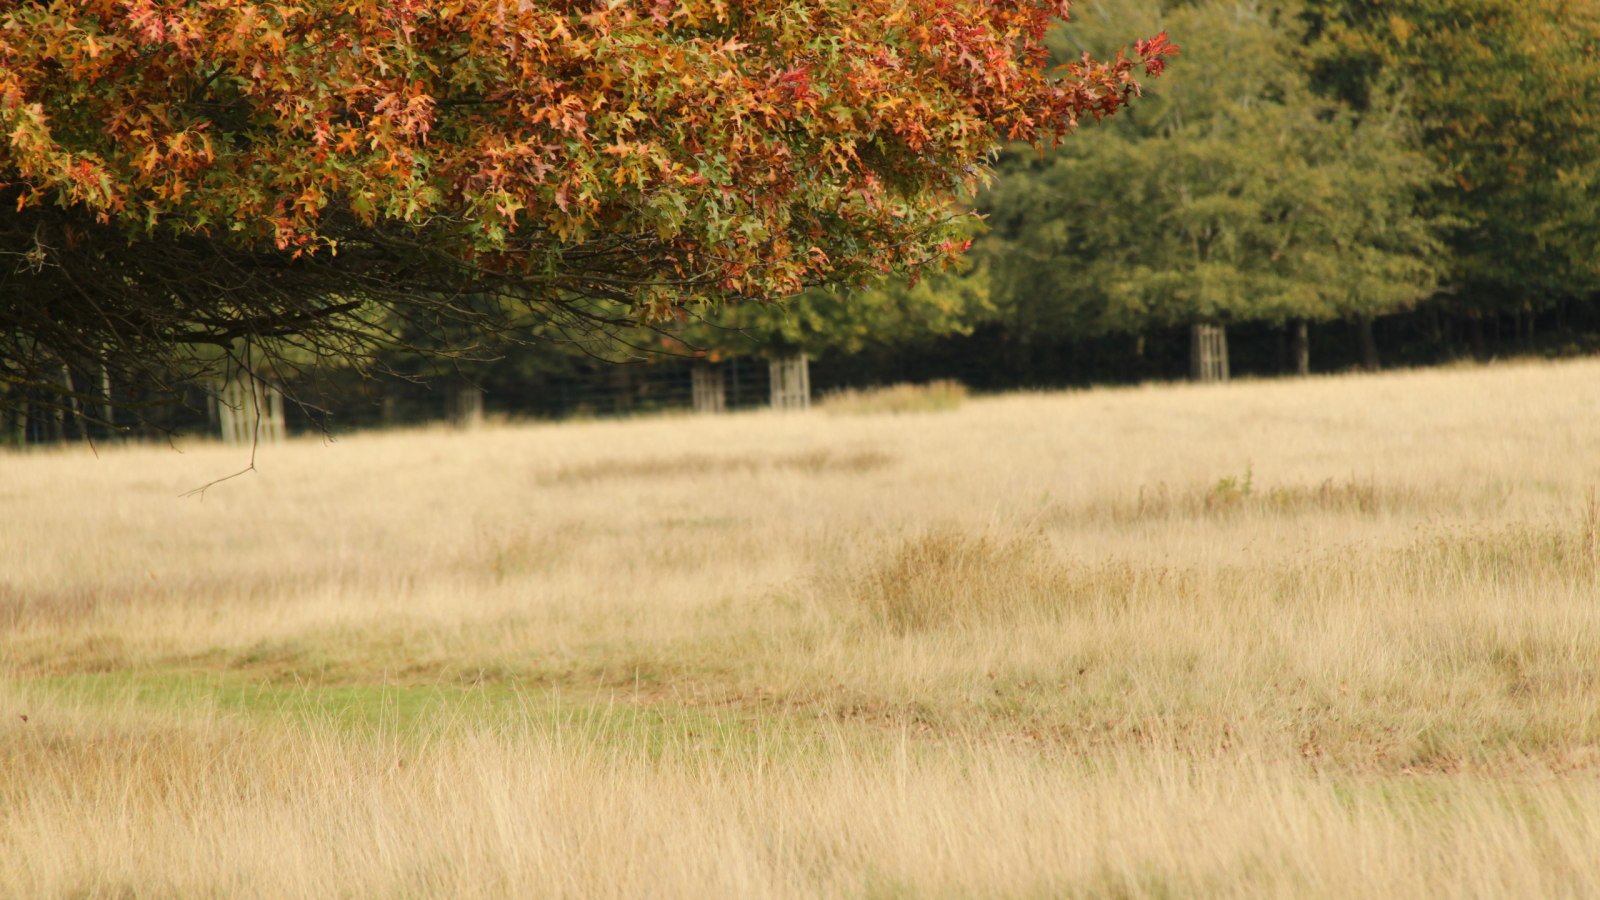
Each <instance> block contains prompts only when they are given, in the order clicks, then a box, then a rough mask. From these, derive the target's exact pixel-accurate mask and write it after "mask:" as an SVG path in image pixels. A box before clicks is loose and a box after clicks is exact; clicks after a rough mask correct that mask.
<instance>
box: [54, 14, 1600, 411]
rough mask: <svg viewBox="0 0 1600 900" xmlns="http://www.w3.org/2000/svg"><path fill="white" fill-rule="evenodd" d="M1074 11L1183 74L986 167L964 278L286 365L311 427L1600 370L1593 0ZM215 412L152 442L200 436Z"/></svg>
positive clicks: (943, 276)
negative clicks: (855, 398)
mask: <svg viewBox="0 0 1600 900" xmlns="http://www.w3.org/2000/svg"><path fill="white" fill-rule="evenodd" d="M1073 10H1074V15H1073V19H1072V21H1071V22H1069V23H1067V24H1066V25H1064V26H1061V27H1059V28H1058V29H1057V30H1056V31H1055V32H1054V33H1053V34H1052V36H1051V39H1050V41H1051V48H1052V52H1053V53H1054V55H1055V56H1056V61H1057V62H1067V61H1071V60H1075V59H1077V58H1078V57H1080V56H1081V55H1082V54H1083V53H1085V52H1089V53H1092V54H1093V55H1094V56H1095V57H1097V58H1100V57H1104V56H1106V55H1114V54H1115V52H1116V51H1117V49H1118V48H1119V46H1120V43H1121V42H1122V41H1124V40H1125V39H1126V37H1127V36H1128V35H1130V34H1153V33H1155V32H1158V31H1166V32H1168V33H1169V34H1170V36H1171V39H1172V40H1173V42H1175V43H1176V44H1178V45H1179V46H1180V47H1181V48H1182V56H1181V57H1179V58H1178V60H1177V61H1176V64H1175V65H1174V66H1173V68H1172V69H1171V70H1170V71H1169V72H1167V73H1166V74H1165V75H1163V76H1162V77H1161V78H1159V79H1155V80H1153V81H1150V82H1149V83H1148V84H1147V85H1146V89H1145V92H1144V96H1143V97H1142V99H1141V100H1140V101H1139V102H1137V103H1136V104H1134V106H1133V107H1132V108H1131V109H1130V110H1127V111H1125V112H1124V113H1123V114H1121V115H1119V116H1117V117H1116V118H1115V119H1114V120H1112V121H1109V122H1106V123H1103V124H1100V125H1098V126H1095V127H1086V128H1083V129H1082V130H1081V131H1080V132H1078V133H1077V134H1076V135H1074V136H1073V137H1071V138H1070V139H1068V140H1066V141H1065V142H1063V143H1062V144H1061V145H1060V146H1058V147H1055V148H1053V149H1048V150H1046V151H1044V152H1040V151H1037V150H1033V149H1030V148H1027V147H1025V146H1020V145H1019V146H1018V147H1016V148H1014V149H1012V150H1010V151H1008V152H1006V153H1004V154H1002V155H1001V156H1000V157H999V158H997V159H995V160H993V168H994V172H995V175H996V178H995V181H994V183H993V187H992V189H991V190H989V191H988V192H986V193H984V194H982V195H980V196H976V197H972V198H967V202H968V203H970V204H971V206H972V207H973V208H975V209H976V210H978V211H979V212H981V213H982V214H983V215H984V217H985V218H984V226H983V228H982V229H981V230H979V231H976V232H975V233H974V234H973V239H974V240H973V245H972V248H971V251H970V252H969V254H968V259H969V261H970V264H971V265H970V268H968V269H966V270H965V271H961V272H957V271H948V272H936V273H930V274H929V275H928V276H927V277H925V278H923V279H922V280H921V281H919V282H918V283H916V284H914V285H907V284H903V283H886V284H883V285H880V286H878V287H876V288H873V289H870V290H862V291H856V292H853V293H849V294H838V293H825V292H815V293H811V294H806V295H802V296H800V297H798V298H793V299H792V300H791V301H790V302H787V303H785V304H782V305H777V304H774V305H765V306H763V305H754V306H744V307H733V308H724V309H708V310H704V311H702V312H701V314H700V315H697V316H691V317H689V318H688V319H687V320H685V321H682V322H675V323H672V324H670V325H669V326H666V327H663V328H661V329H658V330H638V331H624V332H621V333H619V334H614V335H611V337H614V338H619V339H620V341H621V342H620V343H615V342H609V341H606V340H598V339H596V338H597V336H595V335H586V334H582V333H565V332H559V331H552V330H550V329H549V328H548V326H540V327H543V328H544V329H545V330H542V331H540V330H536V329H535V331H534V333H532V334H531V337H532V340H530V341H528V342H526V343H522V344H509V345H501V346H486V347H479V348H475V349H472V350H469V351H467V352H466V353H465V354H463V355H462V358H460V359H457V360H452V361H447V362H440V361H438V360H430V359H427V358H425V357H422V356H414V355H412V356H393V357H391V358H389V359H388V360H387V362H388V365H389V368H390V369H391V370H392V371H393V373H394V375H395V376H396V377H391V378H381V379H377V380H372V379H367V378H358V377H357V376H355V375H354V374H352V373H347V372H341V371H339V370H337V369H334V370H329V369H321V370H317V371H311V370H308V372H310V374H302V375H299V376H296V375H294V374H293V373H290V374H289V376H288V377H287V378H286V379H285V380H288V381H291V382H293V384H292V385H291V387H292V393H293V394H295V395H296V396H298V398H299V399H300V400H302V401H304V403H305V405H303V406H295V405H294V404H292V403H291V404H290V418H291V427H293V426H294V425H295V424H296V423H298V424H299V425H301V426H311V425H317V424H320V425H325V426H331V427H334V428H338V427H343V426H360V425H374V424H380V423H385V422H389V423H401V422H414V421H420V420H426V419H434V418H440V417H445V416H450V415H457V416H459V415H461V409H460V407H461V404H462V402H463V401H461V399H460V398H461V396H463V392H462V390H461V389H462V388H464V387H467V388H481V389H482V391H483V394H482V396H484V397H485V398H486V405H487V407H488V408H489V409H490V410H491V411H495V410H498V411H504V412H510V413H514V414H524V415H533V416H562V415H572V414H582V413H593V414H607V413H614V412H628V411H636V410H642V409H651V408H660V407H668V406H680V405H684V404H686V403H687V402H688V397H689V384H690V380H691V378H690V371H691V369H692V368H693V366H694V365H695V364H696V361H697V360H698V364H699V365H701V366H702V367H703V366H706V365H713V366H715V367H716V368H717V369H718V370H719V371H720V372H721V373H722V378H723V383H725V384H726V385H727V388H728V398H727V401H728V404H729V405H731V406H747V405H756V404H759V403H763V402H765V399H766V390H767V385H766V377H767V370H766V365H765V362H764V360H765V359H767V358H771V357H775V356H784V355H792V354H795V353H805V354H807V355H808V356H809V357H810V358H811V359H812V361H813V362H812V370H811V371H812V376H811V384H812V389H813V391H814V392H822V391H826V390H829V389H832V388H836V387H844V386H861V385H867V384H873V383H890V382H896V381H906V380H910V381H920V380H928V379H933V378H956V379H959V380H961V381H963V382H965V383H966V384H968V385H969V386H971V387H973V388H976V389H980V390H1001V389H1008V388H1017V387H1036V386H1038V387H1043V386H1064V385H1073V384H1085V383H1107V382H1128V381H1137V380H1142V379H1150V378H1156V379H1170V378H1182V377H1185V376H1186V375H1188V374H1189V372H1190V366H1191V360H1190V354H1191V338H1190V334H1191V329H1192V328H1193V327H1194V326H1197V325H1206V326H1223V327H1225V328H1226V331H1227V336H1228V351H1229V361H1230V364H1231V370H1232V372H1233V374H1235V375H1240V374H1244V375H1277V374H1293V373H1296V372H1319V371H1338V370H1343V369H1348V368H1352V367H1367V368H1372V367H1377V366H1380V365H1426V364H1432V363H1438V362H1444V361H1449V360H1452V359H1457V358H1463V357H1476V358H1480V359H1488V358H1491V357H1494V356H1497V355H1498V356H1506V355H1517V354H1528V353H1543V354H1550V355H1567V354H1575V353H1588V352H1593V351H1594V350H1596V349H1600V246H1597V241H1600V4H1597V3H1596V2H1594V0H1389V2H1380V0H1295V2H1243V0H1198V2H1156V0H1118V2H1114V3H1111V2H1083V3H1079V4H1076V5H1075V6H1074V8H1073ZM534 328H535V326H532V325H530V329H534ZM619 362H621V363H626V364H624V365H620V366H619V365H616V363H619ZM471 402H473V403H475V402H476V400H473V401H471ZM203 408H204V403H203V402H199V401H196V402H195V403H193V404H192V408H191V409H189V410H187V411H184V410H178V409H173V410H171V411H170V412H163V413H160V414H158V415H156V416H153V417H152V418H153V424H154V425H156V426H158V427H161V426H165V427H174V426H176V427H186V426H188V425H195V426H199V425H200V424H201V423H202V422H203V421H204V418H203V416H202V415H201V410H202V409H203ZM50 427H51V426H50V425H49V424H48V423H45V422H40V423H38V424H37V426H36V430H38V431H40V434H39V435H37V436H35V439H38V438H43V437H48V436H49V434H50ZM55 428H56V431H60V432H63V433H65V432H66V431H70V428H67V427H65V426H61V425H57V426H55Z"/></svg>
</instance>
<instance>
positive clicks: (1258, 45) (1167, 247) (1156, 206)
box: [981, 0, 1441, 334]
mask: <svg viewBox="0 0 1600 900" xmlns="http://www.w3.org/2000/svg"><path fill="white" fill-rule="evenodd" d="M1294 11H1295V8H1294V7H1292V6H1264V5H1260V4H1249V3H1241V2H1235V0H1213V2H1203V3H1198V4H1194V5H1184V6H1179V7H1176V8H1171V9H1163V7H1162V6H1161V5H1160V4H1156V3H1134V4H1125V5H1119V6H1117V7H1115V8H1112V7H1110V6H1093V7H1089V8H1088V9H1087V10H1085V11H1084V12H1083V13H1082V14H1080V16H1078V17H1077V18H1075V19H1074V20H1073V21H1072V22H1071V23H1069V24H1068V25H1066V26H1064V27H1063V28H1061V29H1060V30H1059V32H1058V34H1057V35H1056V36H1055V37H1054V38H1053V41H1054V43H1053V46H1055V47H1056V48H1057V52H1058V53H1059V54H1061V55H1066V53H1068V52H1069V51H1075V52H1084V51H1098V50H1100V49H1101V48H1103V47H1104V46H1106V44H1107V42H1109V41H1114V40H1115V38H1114V34H1115V32H1116V31H1117V29H1119V28H1125V27H1129V26H1134V25H1136V24H1138V23H1146V22H1155V21H1160V22H1161V24H1162V27H1164V28H1166V29H1168V31H1169V32H1170V33H1171V34H1172V35H1174V39H1175V40H1178V41H1180V42H1181V43H1182V45H1183V47H1184V54H1185V58H1186V59H1185V61H1186V65H1185V66H1184V67H1183V68H1182V69H1181V70H1178V71H1175V72H1174V73H1173V74H1172V76H1170V77H1169V78H1166V79H1163V80H1162V82H1161V83H1160V84H1159V86H1157V87H1154V88H1152V89H1150V90H1147V91H1146V95H1145V97H1144V99H1143V101H1141V103H1140V104H1139V107H1138V109H1137V110H1136V111H1135V112H1136V114H1131V115H1125V116H1123V117H1121V118H1120V119H1119V120H1118V121H1116V122H1114V123H1111V124H1110V125H1109V126H1108V127H1105V128H1101V129H1096V130H1095V131H1094V132H1092V133H1085V134H1084V135H1081V136H1080V137H1078V138H1077V139H1075V140H1073V141H1072V142H1070V143H1068V144H1064V145H1063V146H1061V147H1060V148H1058V149H1057V150H1056V151H1054V152H1053V153H1045V154H1039V153H1037V152H1034V151H1030V150H1028V149H1027V148H1018V149H1016V150H1014V151H1012V152H1011V153H1010V154H1009V155H1008V156H1007V158H1006V159H1005V160H1003V161H1002V163H1001V165H1000V172H1001V176H1000V184H999V187H998V189H997V190H995V191H994V192H993V193H992V194H991V195H990V196H989V197H988V199H987V201H986V202H984V203H983V204H982V205H981V209H982V211H983V212H985V213H986V214H987V215H988V217H989V218H988V221H989V223H990V225H991V227H992V232H991V234H990V236H989V238H988V239H987V241H986V248H985V249H986V251H987V253H988V255H989V257H990V258H991V259H992V267H993V270H994V273H995V279H996V280H995V286H994V295H995V301H996V303H997V305H998V306H999V307H1000V309H1001V311H1002V315H1003V316H1004V317H1006V318H1007V320H1008V321H1009V322H1011V323H1012V324H1013V326H1014V327H1015V328H1017V329H1019V330H1021V331H1023V332H1030V331H1038V332H1047V333H1048V332H1054V333H1058V334H1059V333H1074V334H1103V333H1106V332H1119V331H1120V332H1129V333H1135V334H1137V333H1139V332H1141V331H1143V330H1145V329H1146V328H1148V327H1151V326H1168V325H1183V324H1191V323H1217V324H1222V323H1227V322H1230V321H1243V320H1268V321H1273V322H1279V323H1282V322H1286V321H1289V320H1293V319H1301V320H1304V319H1313V320H1322V319H1329V318H1334V317H1340V316H1371V315H1376V314H1381V313H1384V312H1389V311H1392V310H1396V309H1400V308H1404V307H1406V306H1408V305H1410V304H1413V303H1415V302H1417V301H1418V300H1419V299H1421V298H1422V297H1424V296H1426V295H1427V294H1428V292H1429V291H1430V289H1431V288H1432V287H1433V286H1434V285H1435V283H1436V280H1437V277H1438V273H1439V266H1440V264H1441V258H1440V252H1439V251H1440V246H1439V242H1438V237H1437V232H1438V223H1437V222H1435V221H1432V220H1430V219H1428V218H1426V217H1424V216H1421V215H1419V214H1418V213H1417V211H1416V197H1417V193H1418V191H1419V190H1421V189H1423V188H1426V187H1427V186H1428V185H1430V184H1431V183H1432V182H1433V181H1434V180H1435V178H1436V176H1435V174H1434V173H1433V171H1432V168H1431V167H1430V166H1429V165H1428V163H1427V161H1426V160H1425V159H1424V158H1423V157H1422V156H1421V155H1420V154H1419V153H1417V152H1415V151H1414V150H1413V149H1411V146H1410V140H1409V139H1410V134H1409V132H1408V128H1409V126H1410V120H1409V119H1408V118H1407V117H1406V115H1405V112H1404V110H1403V109H1402V108H1400V107H1399V106H1398V104H1392V105H1391V107H1390V108H1387V109H1383V110H1375V111H1372V112H1371V113H1370V114H1368V115H1366V116H1357V115H1355V114H1353V113H1352V112H1351V111H1350V110H1349V109H1347V108H1344V107H1343V106H1341V105H1340V104H1338V103H1336V102H1330V101H1326V100H1321V99H1319V98H1318V97H1317V96H1316V95H1315V94H1313V93H1312V92H1311V90H1310V85H1309V81H1308V77H1307V72H1306V67H1305V66H1304V64H1303V61H1302V59H1301V58H1300V55H1299V47H1300V44H1299V39H1298V35H1297V31H1296V29H1297V27H1298V20H1297V19H1295V18H1294V17H1293V13H1294Z"/></svg>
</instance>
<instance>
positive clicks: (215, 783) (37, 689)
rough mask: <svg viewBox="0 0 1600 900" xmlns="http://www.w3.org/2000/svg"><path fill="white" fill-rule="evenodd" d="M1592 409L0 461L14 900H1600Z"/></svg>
mask: <svg viewBox="0 0 1600 900" xmlns="http://www.w3.org/2000/svg"><path fill="white" fill-rule="evenodd" d="M1597 385H1600V364H1597V363H1595V362H1590V361H1579V362H1569V363H1562V364H1549V365H1527V366H1498V367H1488V368H1459V369H1452V370H1448V371H1440V370H1436V371H1420V372H1398V373H1389V374H1385V375H1381V376H1351V377H1340V378H1319V379H1311V380H1303V381H1294V382H1287V381H1286V382H1255V383H1238V384H1234V385H1229V386H1210V387H1201V386H1182V385H1180V386H1152V387H1145V388H1137V389H1117V390H1094V391H1084V392H1074V393H1061V394H1036V395H1013V396H1004V397H993V398H980V399H974V400H969V401H968V402H967V403H966V404H964V405H963V406H962V407H961V408H960V409H956V410H953V411H950V412H948V413H945V414H942V415H938V416H896V415H893V414H888V413H885V414H878V415H859V416H840V417H835V416H829V415H825V414H805V415H799V414H791V415H787V416H785V415H773V414H765V413H762V414H739V415H732V416H725V417H717V418H705V417H695V418H689V417H662V418H655V419H636V420H629V421H609V422H584V423H573V424H565V425H542V426H517V427H509V426H508V427H490V428H486V429H483V430H479V431H476V432H470V433H459V432H451V431H446V430H442V429H439V430H421V431H410V432H394V433H375V434H363V435H358V436H354V437H350V438H347V439H343V440H341V441H338V442H335V443H326V442H322V441H316V440H299V441H292V442H290V443H289V444H287V445H284V446H281V447H273V448H265V449H263V451H262V452H261V454H260V471H258V472H255V473H252V474H249V475H245V476H242V477H240V478H238V479H234V480H232V481H228V482H224V483H223V484H220V485H218V486H216V487H213V488H212V489H210V490H209V491H208V492H207V493H206V495H205V496H204V499H197V498H188V499H183V498H180V496H179V495H180V494H182V493H183V492H184V491H186V490H188V489H190V488H193V487H195V486H196V485H199V484H203V483H205V482H206V481H209V480H210V479H212V478H214V477H216V476H217V475H219V474H226V473H227V471H230V467H235V468H236V467H237V466H238V465H240V464H241V463H242V460H243V457H244V454H243V453H242V452H241V451H238V450H232V449H228V448H223V447H219V446H215V445H211V444H207V443H204V442H191V443H186V444H183V445H181V446H180V448H179V450H180V451H181V452H174V451H171V450H165V449H156V448H142V447H129V448H109V449H108V448H101V449H100V456H99V457H98V458H96V457H94V456H92V455H91V454H90V453H89V452H88V451H87V450H79V449H67V450H58V451H35V452H30V453H10V454H7V455H4V456H0V523H3V524H0V661H3V665H4V671H5V675H6V677H5V681H4V685H3V686H0V711H3V712H4V715H3V717H0V873H4V874H5V877H3V878H0V896H6V897H63V898H65V897H134V896H139V897H143V896H161V897H189V896H223V895H226V896H230V897H231V896H244V897H258V896H259V897H327V896H362V897H370V896H392V897H411V896H443V895H450V896H456V895H459V896H469V897H470V896H570V897H595V896H616V897H637V896H656V897H706V896H727V897H814V896H828V897H911V896H918V897H920V896H933V897H945V896H963V897H965V896H982V897H1034V896H1039V897H1044V896H1049V897H1056V896H1065V897H1130V898H1131V897H1173V896H1222V897H1282V896H1293V897H1372V896H1407V897H1411V896H1417V897H1428V896H1438V897H1585V896H1595V895H1597V894H1600V855H1597V854H1596V853H1595V852H1594V849H1593V848H1595V847H1600V777H1597V774H1600V505H1597V503H1596V500H1595V496H1594V493H1593V488H1594V486H1596V485H1600V415H1597V412H1600V387H1597ZM230 691H231V692H232V693H229V692H230ZM247 695H248V697H250V698H255V699H253V700H248V702H247V700H246V699H241V698H246V696H247ZM264 697H271V698H276V699H273V700H272V701H271V703H270V704H269V703H267V702H266V701H265V700H263V699H262V698H264ZM24 715H26V716H27V719H26V720H24V719H23V718H22V716H24Z"/></svg>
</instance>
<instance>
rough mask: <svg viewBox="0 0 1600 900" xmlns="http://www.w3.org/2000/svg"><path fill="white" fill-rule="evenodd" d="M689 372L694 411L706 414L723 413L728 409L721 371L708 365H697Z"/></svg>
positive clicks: (725, 386)
mask: <svg viewBox="0 0 1600 900" xmlns="http://www.w3.org/2000/svg"><path fill="white" fill-rule="evenodd" d="M690 372H691V375H690V379H691V387H692V388H693V393H694V411H695V412H697V413H706V414H714V413H719V412H723V411H725V410H726V409H727V408H728V389H727V384H726V383H725V382H724V380H723V378H722V370H721V369H719V368H717V367H715V366H713V365H711V364H710V363H697V364H696V365H695V367H694V368H693V369H691V370H690Z"/></svg>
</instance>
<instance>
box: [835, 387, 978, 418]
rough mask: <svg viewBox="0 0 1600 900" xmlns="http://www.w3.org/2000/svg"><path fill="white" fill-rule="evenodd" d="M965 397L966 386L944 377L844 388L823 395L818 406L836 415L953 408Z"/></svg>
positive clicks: (930, 410)
mask: <svg viewBox="0 0 1600 900" xmlns="http://www.w3.org/2000/svg"><path fill="white" fill-rule="evenodd" d="M965 399H967V386H966V385H964V384H962V383H961V382H959V381H951V380H949V379H945V380H941V381H930V382H928V383H927V384H896V385H890V386H888V387H874V388H862V389H859V390H858V389H856V388H846V389H844V390H842V391H834V392H831V393H829V394H827V395H825V396H823V398H822V400H821V402H820V404H819V405H820V406H821V407H822V408H823V409H825V410H827V411H828V412H830V413H833V414H835V415H854V416H867V415H877V414H881V413H894V414H899V413H910V412H937V411H938V410H943V409H955V408H957V407H959V406H960V405H961V401H963V400H965Z"/></svg>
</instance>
